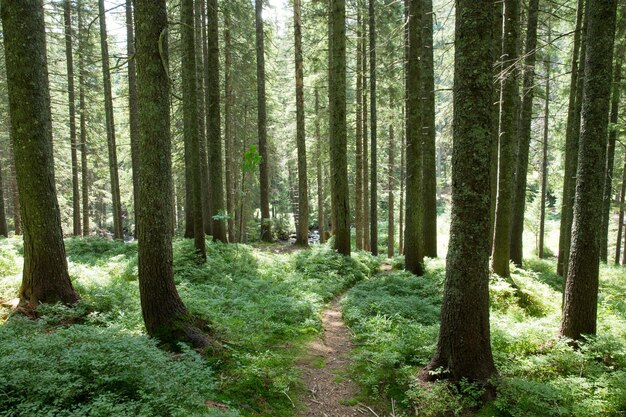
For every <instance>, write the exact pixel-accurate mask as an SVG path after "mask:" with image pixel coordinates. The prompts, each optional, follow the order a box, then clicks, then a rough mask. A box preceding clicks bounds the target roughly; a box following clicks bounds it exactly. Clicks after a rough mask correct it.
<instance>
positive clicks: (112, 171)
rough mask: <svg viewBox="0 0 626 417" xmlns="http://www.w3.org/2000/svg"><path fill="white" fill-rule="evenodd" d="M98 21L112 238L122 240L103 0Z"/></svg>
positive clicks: (99, 2)
mask: <svg viewBox="0 0 626 417" xmlns="http://www.w3.org/2000/svg"><path fill="white" fill-rule="evenodd" d="M98 8H99V13H100V14H99V20H100V49H101V52H102V78H103V80H104V110H105V119H106V130H107V145H108V150H109V176H110V180H111V203H112V204H113V206H112V208H111V209H112V211H113V237H114V238H115V239H119V240H123V239H124V231H123V230H122V202H121V199H120V180H119V173H118V164H117V145H116V143H115V141H116V139H115V118H114V116H113V93H112V92H111V71H110V70H109V46H108V41H107V26H106V14H105V9H104V0H98Z"/></svg>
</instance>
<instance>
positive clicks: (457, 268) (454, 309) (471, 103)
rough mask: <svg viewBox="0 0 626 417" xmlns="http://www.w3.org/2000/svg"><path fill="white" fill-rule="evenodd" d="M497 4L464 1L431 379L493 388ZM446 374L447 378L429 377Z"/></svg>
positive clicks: (458, 23) (461, 3)
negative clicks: (492, 200)
mask: <svg viewBox="0 0 626 417" xmlns="http://www.w3.org/2000/svg"><path fill="white" fill-rule="evenodd" d="M492 4H493V3H492V1H491V0H457V1H456V13H457V19H456V34H455V64H454V72H455V74H454V116H453V132H454V136H453V141H454V146H453V148H452V214H451V216H450V217H451V219H452V223H451V225H450V244H449V249H448V256H447V261H446V281H445V287H444V296H443V304H442V309H441V328H440V330H439V340H438V342H437V349H436V351H435V354H434V356H433V358H432V360H431V361H430V363H429V364H428V366H427V367H426V369H425V370H424V371H423V372H422V377H423V378H425V379H436V378H442V377H443V378H447V379H450V380H452V381H455V382H458V381H460V380H461V379H463V378H467V379H468V380H469V381H470V382H477V383H479V384H483V385H488V384H489V379H490V378H491V377H492V376H493V375H494V374H495V372H496V369H495V365H494V362H493V357H492V354H491V345H490V330H489V252H490V245H489V239H486V238H485V237H486V236H487V233H488V232H489V216H486V215H485V213H488V212H489V207H490V202H489V200H490V198H489V196H490V186H489V175H490V154H491V142H492V135H491V132H492V130H491V127H492V113H493V108H492V99H493V96H492V90H493V88H494V87H493V81H492V77H491V74H492V56H493V55H492V49H491V48H492V45H491V42H492V38H493V32H492V25H493V7H491V6H492ZM439 368H443V369H444V370H445V371H444V372H443V373H442V374H436V375H432V374H429V372H428V371H434V370H436V369H439Z"/></svg>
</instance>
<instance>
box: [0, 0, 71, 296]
mask: <svg viewBox="0 0 626 417" xmlns="http://www.w3.org/2000/svg"><path fill="white" fill-rule="evenodd" d="M1 9H2V11H1V13H2V29H3V36H4V50H5V59H6V74H7V87H8V92H9V113H10V118H11V139H12V142H13V149H14V153H15V154H14V157H15V167H16V175H17V183H18V189H19V199H20V209H21V213H22V218H23V219H24V223H23V225H22V226H23V229H24V270H23V275H22V285H21V287H20V291H19V297H20V303H22V304H27V305H29V306H31V307H33V308H34V307H37V306H38V305H39V304H40V303H55V302H62V303H65V304H73V303H75V302H76V301H78V294H76V292H75V291H74V288H73V287H72V283H71V281H70V277H69V274H68V271H67V259H66V257H65V246H64V244H63V231H62V230H61V217H60V212H59V204H58V201H57V197H56V191H55V186H54V167H53V163H52V160H53V156H52V123H51V118H52V116H51V113H50V93H49V89H48V88H49V87H48V86H49V84H48V64H47V59H46V33H45V25H44V8H43V2H42V1H41V0H20V1H5V2H3V3H2V8H1Z"/></svg>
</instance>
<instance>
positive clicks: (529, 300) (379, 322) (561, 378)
mask: <svg viewBox="0 0 626 417" xmlns="http://www.w3.org/2000/svg"><path fill="white" fill-rule="evenodd" d="M402 263H403V260H402V258H396V259H394V260H392V264H393V265H394V267H401V266H402ZM525 267H526V268H527V269H519V268H513V270H512V279H513V282H514V283H515V284H516V285H517V287H519V288H517V289H516V288H513V287H512V285H511V282H510V281H507V280H503V279H501V278H499V277H497V276H494V277H492V280H491V284H490V298H491V335H492V348H493V354H494V359H495V362H496V366H497V368H498V370H499V378H498V379H497V380H494V384H495V385H496V388H497V391H498V396H497V399H496V400H495V401H494V402H492V403H490V404H488V405H487V406H485V407H483V408H482V410H479V406H480V402H479V401H478V399H479V398H480V396H481V394H482V392H481V390H480V389H478V388H476V387H474V386H473V385H471V384H469V383H467V382H462V383H461V384H457V385H451V384H448V383H446V382H438V383H435V384H428V385H423V384H421V383H418V382H417V380H416V376H417V373H418V372H419V370H420V369H421V368H422V367H423V366H424V365H426V364H427V362H428V360H429V359H430V358H431V357H432V354H433V352H434V349H435V347H436V342H437V334H438V330H439V311H440V306H441V300H442V293H443V283H444V279H445V269H444V268H445V264H444V261H443V260H432V259H427V260H426V273H425V274H424V276H423V277H415V276H412V275H411V274H408V273H406V272H402V271H393V272H391V273H387V274H380V275H379V276H378V277H376V278H375V279H371V280H367V281H363V282H360V283H358V284H357V285H356V286H355V287H354V288H353V289H351V290H350V291H349V292H348V293H347V295H346V297H345V298H344V302H343V314H344V317H345V319H346V321H347V322H348V324H349V326H350V327H351V329H352V330H353V332H354V333H355V346H356V347H355V350H354V362H353V366H352V370H351V371H352V376H353V378H355V379H356V380H357V381H358V382H359V384H360V385H361V387H362V388H363V394H362V395H364V396H367V397H376V398H380V403H381V404H382V405H383V409H384V408H385V406H387V407H390V405H391V401H392V400H393V401H395V402H397V404H399V405H400V406H401V407H402V408H403V410H404V414H399V413H398V412H396V415H397V416H400V415H405V416H412V415H419V416H457V415H458V416H460V415H467V413H468V412H470V411H472V412H474V413H477V415H480V416H498V417H523V416H524V417H525V416H537V417H543V416H546V417H548V416H621V415H624V413H626V301H625V300H626V294H625V292H626V289H625V286H624V282H625V281H624V278H625V277H626V273H625V272H624V269H623V268H619V267H617V268H616V267H602V270H601V285H600V301H599V312H598V316H599V318H598V336H597V337H595V338H592V339H588V340H587V341H586V342H585V343H584V344H583V345H582V347H581V348H580V349H579V350H574V349H572V348H571V347H570V346H569V345H568V344H567V343H566V341H563V340H558V338H557V337H556V335H557V334H558V329H559V324H560V314H561V311H560V309H561V297H562V293H561V287H562V285H563V282H562V279H561V278H560V277H558V276H557V275H556V274H555V273H554V269H555V262H554V260H539V259H528V260H526V263H525Z"/></svg>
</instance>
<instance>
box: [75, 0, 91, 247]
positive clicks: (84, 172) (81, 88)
mask: <svg viewBox="0 0 626 417" xmlns="http://www.w3.org/2000/svg"><path fill="white" fill-rule="evenodd" d="M77 18H78V109H79V113H80V176H81V193H82V210H83V236H89V229H90V225H89V167H88V165H87V104H86V101H85V52H84V51H85V47H86V45H85V39H84V37H85V29H84V26H85V25H84V22H83V12H82V1H81V0H78V5H77Z"/></svg>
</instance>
